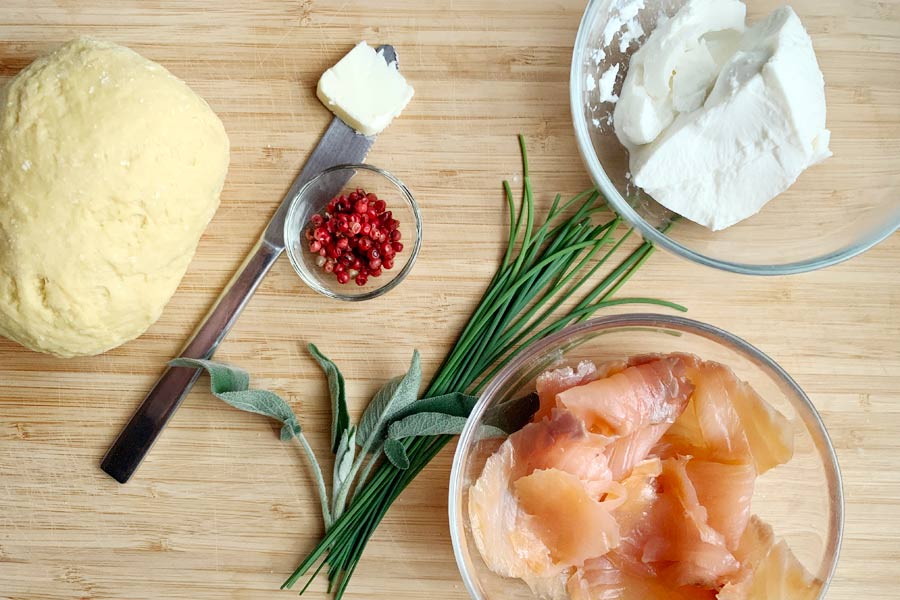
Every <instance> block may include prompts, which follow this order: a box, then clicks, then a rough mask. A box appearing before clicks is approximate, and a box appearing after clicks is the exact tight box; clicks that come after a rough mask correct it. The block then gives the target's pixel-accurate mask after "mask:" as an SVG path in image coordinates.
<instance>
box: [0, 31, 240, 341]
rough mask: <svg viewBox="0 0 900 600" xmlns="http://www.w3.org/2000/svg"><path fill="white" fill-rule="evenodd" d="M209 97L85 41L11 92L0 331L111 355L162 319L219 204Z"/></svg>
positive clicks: (123, 51)
mask: <svg viewBox="0 0 900 600" xmlns="http://www.w3.org/2000/svg"><path fill="white" fill-rule="evenodd" d="M228 158H229V144H228V137H227V135H226V133H225V129H224V127H223V126H222V122H221V121H220V120H219V118H218V117H217V116H216V115H215V113H213V111H212V110H211V109H210V107H209V106H208V105H207V104H206V102H205V101H204V100H203V99H202V98H200V97H199V96H198V95H197V94H195V93H194V92H193V91H192V90H191V89H190V88H189V87H188V86H187V85H186V84H185V83H184V82H182V81H181V80H179V79H178V78H176V77H175V76H173V75H172V74H171V73H169V72H168V71H166V69H164V68H163V67H161V66H160V65H158V64H156V63H154V62H151V61H149V60H147V59H145V58H143V57H141V56H140V55H138V54H137V53H135V52H133V51H131V50H129V49H128V48H124V47H122V46H117V45H115V44H111V43H106V42H101V41H97V40H94V39H90V38H79V39H76V40H73V41H71V42H69V43H68V44H66V45H65V46H63V47H62V48H60V49H59V50H57V51H55V52H53V53H52V54H49V55H47V56H44V57H42V58H39V59H37V60H36V61H35V62H33V63H32V64H31V65H29V66H28V67H27V68H26V69H24V70H23V71H22V72H21V73H19V74H18V75H17V76H16V77H14V78H13V79H12V80H11V81H10V82H9V83H8V84H7V85H6V86H5V87H4V88H3V89H2V90H0V335H4V336H6V337H8V338H11V339H13V340H15V341H17V342H19V343H20V344H22V345H24V346H27V347H28V348H31V349H33V350H37V351H40V352H48V353H51V354H55V355H58V356H79V355H92V354H99V353H101V352H104V351H106V350H109V349H111V348H114V347H116V346H118V345H120V344H122V343H124V342H126V341H128V340H130V339H133V338H135V337H137V336H139V335H141V334H142V333H143V332H144V331H145V330H146V329H147V328H148V327H149V326H150V325H152V324H153V323H154V322H155V321H156V320H157V319H158V318H159V316H160V314H161V313H162V310H163V307H164V306H165V305H166V303H167V302H168V301H169V299H170V298H171V297H172V294H174V293H175V289H176V288H177V287H178V284H179V282H180V281H181V278H182V277H183V276H184V273H185V271H186V270H187V267H188V263H189V262H190V260H191V258H192V256H193V254H194V251H195V250H196V247H197V243H198V241H199V239H200V235H201V234H202V233H203V230H204V228H205V227H206V225H207V223H208V222H209V220H210V219H211V218H212V216H213V213H215V211H216V208H217V207H218V204H219V194H220V192H221V190H222V185H223V183H224V180H225V173H226V171H227V170H228Z"/></svg>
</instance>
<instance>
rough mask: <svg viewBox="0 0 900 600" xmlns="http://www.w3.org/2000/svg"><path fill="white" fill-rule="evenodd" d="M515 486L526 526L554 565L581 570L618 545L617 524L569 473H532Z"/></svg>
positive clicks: (556, 471) (553, 471) (548, 470)
mask: <svg viewBox="0 0 900 600" xmlns="http://www.w3.org/2000/svg"><path fill="white" fill-rule="evenodd" d="M514 487H515V493H516V497H517V498H518V500H519V505H520V506H521V507H522V510H524V511H525V513H526V514H527V515H528V516H529V519H528V524H529V526H530V527H531V528H532V529H533V530H534V531H536V532H537V534H538V537H539V538H540V539H541V541H543V542H544V544H545V545H546V546H547V548H548V549H549V551H550V556H551V558H552V559H553V560H554V562H556V563H557V564H559V565H563V566H576V567H580V566H582V565H583V564H584V561H585V560H587V559H588V558H591V557H594V556H602V555H604V554H606V553H607V552H609V551H610V550H611V549H612V548H615V547H616V546H618V545H619V525H618V523H616V520H615V519H614V518H613V517H612V516H611V515H610V514H609V512H608V511H607V510H606V508H605V507H604V506H603V504H602V503H600V502H597V501H596V500H594V499H593V498H592V497H591V496H590V494H588V492H587V490H586V489H585V487H584V484H582V483H581V481H579V480H578V478H577V477H575V476H574V475H572V474H571V473H566V472H565V471H560V470H558V469H546V470H542V471H535V472H534V473H532V474H531V475H528V476H526V477H522V478H521V479H518V480H517V481H516V482H515V484H514Z"/></svg>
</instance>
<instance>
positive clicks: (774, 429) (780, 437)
mask: <svg viewBox="0 0 900 600" xmlns="http://www.w3.org/2000/svg"><path fill="white" fill-rule="evenodd" d="M688 377H689V378H690V380H691V381H693V382H694V383H695V385H696V389H695V390H694V394H693V396H692V397H691V400H690V402H689V403H688V405H687V407H686V408H685V410H684V412H683V413H682V414H681V416H679V418H678V419H677V420H676V421H675V423H674V425H673V426H672V427H671V428H670V429H669V431H668V432H666V435H665V436H664V437H663V442H664V443H665V444H666V445H668V447H669V453H672V452H677V453H681V454H691V455H693V456H699V457H704V458H708V459H710V460H713V461H717V462H726V463H728V462H732V463H748V462H749V463H752V464H753V465H754V466H755V467H756V470H757V473H758V474H760V475H761V474H763V473H765V472H766V471H768V470H769V469H771V468H773V467H775V466H778V465H780V464H784V463H786V462H787V461H789V460H790V459H791V457H792V456H793V453H794V446H793V431H792V429H791V425H790V422H789V421H788V420H787V418H785V416H784V415H782V414H781V413H780V412H778V411H777V410H775V409H774V408H773V407H772V406H771V405H770V404H769V403H768V402H766V401H765V400H763V399H762V398H761V397H760V396H759V394H757V393H756V392H755V391H754V390H753V388H752V387H750V386H749V385H748V384H746V383H744V382H743V381H741V380H739V379H738V378H737V377H736V376H735V374H734V372H733V371H732V370H731V369H729V368H728V367H726V366H725V365H721V364H718V363H712V362H700V363H699V364H695V365H689V367H688Z"/></svg>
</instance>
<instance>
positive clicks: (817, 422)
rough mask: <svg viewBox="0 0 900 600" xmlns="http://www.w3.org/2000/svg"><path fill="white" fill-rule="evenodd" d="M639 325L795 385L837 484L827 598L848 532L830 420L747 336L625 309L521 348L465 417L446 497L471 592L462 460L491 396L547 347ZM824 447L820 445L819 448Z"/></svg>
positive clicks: (828, 545) (828, 548) (683, 319)
mask: <svg viewBox="0 0 900 600" xmlns="http://www.w3.org/2000/svg"><path fill="white" fill-rule="evenodd" d="M634 327H642V328H668V329H675V330H678V331H682V332H685V333H691V334H695V335H700V336H701V337H705V338H707V339H709V340H712V341H715V342H717V343H720V344H722V345H725V346H728V347H731V348H732V349H734V350H735V351H737V352H738V353H740V354H744V355H746V356H748V357H749V358H750V359H753V360H754V361H756V362H758V363H759V364H760V365H761V366H762V367H764V368H766V369H768V370H770V371H771V373H772V374H773V378H774V379H777V380H780V382H781V383H783V384H785V385H786V386H787V387H788V388H790V389H791V391H792V392H793V393H794V394H795V395H796V397H797V398H798V399H799V400H800V403H799V407H797V406H795V408H799V409H800V410H801V411H806V415H803V416H804V417H808V419H804V422H805V423H806V424H807V427H809V428H813V427H814V428H815V429H816V433H818V434H819V435H820V436H821V439H822V440H824V448H823V449H824V454H825V456H824V457H823V458H824V459H826V461H827V464H825V465H824V467H825V471H826V473H825V475H826V479H827V480H828V481H829V483H830V484H831V486H832V488H833V489H834V499H833V502H832V503H831V506H830V509H831V516H830V517H831V518H830V529H831V532H832V534H831V539H829V540H827V543H826V546H825V557H826V560H830V564H827V566H826V571H827V572H826V573H825V577H824V580H823V583H822V589H821V591H820V593H819V596H818V599H819V600H821V599H822V598H825V595H826V593H827V592H828V588H829V585H830V584H831V579H832V577H833V576H834V572H835V569H836V568H837V563H838V558H839V557H840V552H841V544H842V541H843V537H844V489H843V478H842V475H841V469H840V464H839V463H838V459H837V454H836V452H835V449H834V444H833V443H832V441H831V436H830V435H829V434H828V430H827V429H826V428H825V424H824V422H823V421H822V417H821V415H820V414H819V411H818V410H817V409H816V407H815V405H814V404H813V403H812V401H811V400H810V399H809V396H807V395H806V393H805V392H804V391H803V389H802V388H801V387H800V386H799V385H798V384H797V382H796V381H795V380H794V379H793V378H792V377H791V376H790V375H789V374H788V373H787V371H785V370H784V369H783V368H782V367H781V366H780V365H779V364H778V363H776V362H775V361H774V360H773V359H772V358H771V357H769V356H768V355H767V354H765V353H764V352H763V351H761V350H760V349H758V348H757V347H756V346H753V345H752V344H750V343H749V342H747V341H746V340H744V339H742V338H740V337H738V336H736V335H734V334H733V333H729V332H727V331H725V330H724V329H720V328H718V327H716V326H714V325H709V324H707V323H702V322H700V321H695V320H693V319H689V318H687V317H681V316H676V315H664V314H659V313H626V314H620V315H610V316H604V317H595V318H593V319H588V320H586V321H583V322H581V323H576V324H574V325H569V326H568V327H565V328H563V329H561V330H560V331H558V332H556V333H554V334H552V335H549V336H547V337H545V338H543V339H541V340H539V341H537V342H535V343H534V345H532V346H531V347H529V348H527V349H526V350H524V351H523V352H521V353H519V354H518V355H517V356H515V357H514V358H513V359H512V360H511V361H510V362H509V364H507V365H506V366H505V367H503V369H501V370H500V372H499V373H497V375H496V376H495V377H494V378H493V379H492V380H491V381H490V382H489V383H488V385H487V386H486V387H485V389H484V391H483V392H482V393H481V395H480V397H479V399H478V402H477V404H476V405H475V407H474V408H473V409H472V412H471V414H470V415H469V418H468V420H467V421H466V425H465V427H464V428H463V431H462V433H461V434H460V437H459V442H458V444H457V446H456V449H455V451H454V455H453V463H452V467H451V470H450V486H449V492H448V501H447V507H448V514H449V520H450V539H451V543H452V546H453V555H454V557H455V559H456V565H457V568H458V569H459V572H460V576H461V577H462V580H463V583H464V585H465V587H466V591H468V593H469V595H470V596H471V597H472V598H473V599H475V600H486V599H485V598H484V596H482V595H481V594H480V593H479V592H478V590H477V588H476V586H475V582H474V581H473V579H472V577H471V575H470V574H469V570H468V568H467V566H466V558H465V556H464V555H463V551H462V541H461V540H460V526H461V523H459V522H458V518H457V515H458V514H461V512H460V511H461V510H462V507H461V506H460V505H461V499H462V491H463V484H462V477H463V461H464V460H465V459H466V458H467V457H468V452H469V449H470V448H471V445H472V442H473V436H474V435H475V433H476V431H477V424H478V423H479V421H480V420H481V418H482V416H483V415H484V412H485V410H486V409H487V404H488V401H489V400H490V399H491V398H492V397H493V396H494V395H496V394H497V392H498V391H499V390H500V388H501V387H502V386H503V385H504V384H505V382H506V380H507V379H509V378H510V377H511V376H513V375H514V374H515V373H516V372H517V371H518V370H519V369H520V368H521V367H522V366H524V365H525V364H527V363H528V362H529V361H530V360H532V359H534V358H535V357H536V356H540V355H542V354H545V353H546V352H547V351H548V350H550V349H552V348H555V347H557V346H559V345H560V344H561V343H562V342H564V341H565V340H567V339H568V338H570V337H573V336H580V335H584V334H588V333H592V332H599V331H606V330H611V329H622V328H634ZM823 449H820V450H819V451H820V453H821V452H822V450H823ZM829 467H830V468H829Z"/></svg>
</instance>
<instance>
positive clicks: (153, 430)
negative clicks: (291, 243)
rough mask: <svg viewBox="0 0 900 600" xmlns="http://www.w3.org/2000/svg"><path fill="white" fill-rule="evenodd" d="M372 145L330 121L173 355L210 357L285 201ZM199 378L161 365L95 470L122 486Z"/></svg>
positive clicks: (263, 263)
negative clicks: (241, 258) (245, 253)
mask: <svg viewBox="0 0 900 600" xmlns="http://www.w3.org/2000/svg"><path fill="white" fill-rule="evenodd" d="M378 50H379V51H380V52H381V53H382V56H383V57H384V59H385V61H387V62H388V63H389V64H390V63H392V62H396V60H397V55H396V52H395V51H394V48H393V47H392V46H389V45H385V46H380V47H379V48H378ZM374 143H375V137H374V136H373V137H365V136H363V135H361V134H358V133H356V132H355V131H354V130H353V129H352V128H351V127H349V126H348V125H347V124H346V123H344V122H343V121H341V120H340V119H339V118H338V117H334V118H333V119H332V121H331V125H329V126H328V129H327V130H326V131H325V134H324V135H323V136H322V139H321V140H319V143H318V145H316V148H315V150H313V153H312V154H311V155H310V157H309V158H308V159H307V161H306V164H305V165H304V166H303V169H302V170H301V171H300V174H299V175H297V178H296V179H294V182H293V183H292V184H291V187H290V189H288V191H287V193H286V194H285V196H284V199H283V200H282V201H281V206H279V207H278V210H277V211H275V214H274V215H273V216H272V218H271V219H270V220H269V224H268V225H267V226H266V229H265V231H264V232H263V234H262V236H261V237H260V239H259V241H258V242H257V243H256V245H255V246H254V247H253V249H252V250H251V251H250V254H249V255H248V256H247V258H246V259H245V260H244V262H243V264H242V265H241V266H240V268H238V270H237V272H236V273H235V274H234V277H232V278H231V281H230V282H229V283H228V285H227V286H225V289H224V290H223V291H222V293H221V294H220V295H219V298H218V299H217V300H216V302H215V304H213V306H212V308H211V309H210V310H209V312H208V313H207V314H206V317H205V318H204V319H203V322H202V323H200V325H199V327H197V329H196V330H195V331H194V334H193V336H191V339H190V340H188V342H187V344H186V345H185V346H184V348H183V349H182V350H181V353H180V354H179V357H184V358H206V359H208V358H210V357H212V355H213V354H214V353H215V351H216V348H218V346H219V344H220V343H221V342H222V340H223V339H224V338H225V336H226V335H227V334H228V332H229V331H230V330H231V328H232V327H233V326H234V324H235V322H236V321H237V319H238V317H239V316H240V314H241V312H242V311H243V310H244V307H245V306H247V302H248V301H249V300H250V297H251V296H252V295H253V293H254V292H255V291H256V289H257V288H258V287H259V284H260V283H261V282H262V280H263V277H265V276H266V274H267V273H268V272H269V269H271V268H272V265H273V264H275V261H276V260H277V259H278V257H279V256H280V255H281V253H282V252H284V245H285V242H284V220H285V217H286V216H287V212H288V208H289V207H290V204H291V201H292V200H293V199H294V197H295V196H296V195H297V193H298V192H299V191H300V189H301V188H302V187H303V186H304V185H306V183H307V182H308V181H309V180H310V179H312V178H313V177H315V176H316V175H318V174H319V173H321V172H322V171H324V170H325V169H327V168H329V167H332V166H335V165H339V164H352V163H361V162H363V161H364V160H365V158H366V155H367V154H368V153H369V149H370V148H371V147H372V144H374ZM343 183H345V182H336V189H334V190H333V191H331V190H327V191H329V192H330V193H331V194H337V193H338V192H340V190H341V188H343ZM199 377H200V370H198V369H192V368H188V367H167V368H166V370H165V371H164V372H163V374H162V376H160V378H159V380H157V382H156V385H154V386H153V389H151V390H150V392H149V393H148V394H147V397H146V398H144V401H143V402H142V403H141V405H140V406H139V407H138V409H137V411H136V412H135V413H134V416H132V417H131V420H130V421H128V424H127V425H126V426H125V428H124V429H123V430H122V432H121V433H120V434H119V437H118V438H116V441H115V442H113V444H112V446H111V447H110V448H109V450H108V451H107V453H106V456H105V457H104V458H103V462H101V463H100V467H101V468H102V469H103V470H104V471H105V472H106V473H108V474H109V475H110V476H111V477H112V478H113V479H115V480H116V481H118V482H119V483H125V482H127V481H128V480H129V479H130V478H131V476H132V475H133V474H134V472H135V470H136V469H137V468H138V465H140V464H141V461H142V460H143V459H144V457H145V456H146V455H147V453H148V452H149V451H150V448H151V447H152V446H153V443H154V442H155V441H156V439H157V438H158V437H159V434H160V433H161V432H162V430H163V428H164V427H165V426H166V423H168V422H169V419H170V418H172V415H173V414H174V413H175V410H176V409H177V408H178V406H179V405H180V404H181V402H182V400H184V398H185V396H187V394H188V392H189V391H190V389H191V387H192V386H193V385H194V383H195V382H196V381H197V379H198V378H199Z"/></svg>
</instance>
